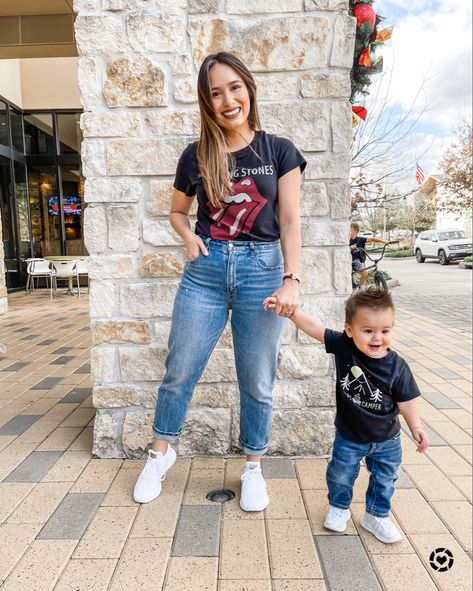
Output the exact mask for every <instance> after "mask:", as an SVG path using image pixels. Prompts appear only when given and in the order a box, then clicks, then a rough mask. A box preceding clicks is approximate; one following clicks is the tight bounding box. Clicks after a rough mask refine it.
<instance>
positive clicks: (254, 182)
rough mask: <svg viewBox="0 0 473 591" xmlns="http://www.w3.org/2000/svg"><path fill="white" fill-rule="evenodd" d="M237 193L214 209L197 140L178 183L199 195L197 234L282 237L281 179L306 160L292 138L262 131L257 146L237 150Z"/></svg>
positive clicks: (190, 147) (178, 186)
mask: <svg viewBox="0 0 473 591" xmlns="http://www.w3.org/2000/svg"><path fill="white" fill-rule="evenodd" d="M232 156H233V158H234V161H235V167H234V171H233V175H232V183H233V184H232V188H233V191H232V194H231V195H228V196H226V197H225V198H224V200H223V201H222V204H221V206H220V207H213V206H212V205H211V204H210V202H209V199H208V197H207V194H206V192H205V189H204V185H203V181H202V178H201V175H200V172H199V166H198V162H197V142H195V143H193V144H189V145H188V146H187V148H186V149H185V150H184V152H183V153H182V155H181V158H180V159H179V163H178V165H177V170H176V178H175V181H174V187H175V188H176V189H177V190H178V191H182V192H183V193H185V194H186V195H187V196H188V197H194V196H195V195H197V200H198V203H199V207H198V210H197V224H196V228H195V231H196V234H199V235H204V236H210V237H211V238H213V239H214V240H252V241H264V242H273V241H274V240H278V239H279V221H278V179H279V178H280V177H282V176H283V175H285V174H286V173H287V172H289V171H290V170H293V169H294V168H296V167H298V166H299V167H300V169H301V172H303V170H304V168H305V166H306V161H305V160H304V158H303V157H302V155H301V154H300V153H299V151H298V150H297V149H296V147H295V146H294V144H293V143H292V142H290V141H289V140H287V139H284V138H280V137H277V136H274V135H270V134H267V133H265V132H264V131H256V133H255V137H254V138H253V141H252V142H251V144H249V145H248V146H246V147H245V148H243V149H242V150H238V151H237V152H233V153H232Z"/></svg>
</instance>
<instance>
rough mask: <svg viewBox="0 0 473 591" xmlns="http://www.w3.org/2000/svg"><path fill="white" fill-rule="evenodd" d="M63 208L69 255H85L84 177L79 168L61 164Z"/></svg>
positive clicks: (67, 252)
mask: <svg viewBox="0 0 473 591" xmlns="http://www.w3.org/2000/svg"><path fill="white" fill-rule="evenodd" d="M61 180H62V208H63V211H64V229H65V237H66V254H67V255H75V254H77V255H85V254H87V251H86V250H85V246H84V205H85V204H84V179H83V177H82V175H81V173H80V171H79V170H77V169H75V168H70V167H66V166H61Z"/></svg>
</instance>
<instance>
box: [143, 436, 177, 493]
mask: <svg viewBox="0 0 473 591" xmlns="http://www.w3.org/2000/svg"><path fill="white" fill-rule="evenodd" d="M175 461H176V452H175V451H174V450H173V448H172V447H171V446H169V447H168V450H167V452H166V453H165V454H164V455H163V454H162V453H161V452H159V451H153V450H152V449H150V450H148V459H147V461H146V464H145V467H144V468H143V470H142V471H141V474H140V475H139V476H138V480H137V481H136V484H135V489H134V491H133V499H134V500H135V502H136V503H149V502H150V501H154V499H156V498H157V497H159V495H160V494H161V483H162V482H163V480H164V479H165V478H166V472H167V471H168V470H169V468H170V467H171V466H172V465H173V464H174V462H175Z"/></svg>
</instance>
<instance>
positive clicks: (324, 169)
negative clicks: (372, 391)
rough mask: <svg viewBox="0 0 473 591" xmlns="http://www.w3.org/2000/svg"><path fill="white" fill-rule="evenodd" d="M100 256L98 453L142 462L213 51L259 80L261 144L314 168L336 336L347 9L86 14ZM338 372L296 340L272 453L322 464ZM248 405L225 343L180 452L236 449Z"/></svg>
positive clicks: (283, 372) (148, 8)
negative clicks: (182, 205)
mask: <svg viewBox="0 0 473 591" xmlns="http://www.w3.org/2000/svg"><path fill="white" fill-rule="evenodd" d="M74 6H75V9H76V11H77V13H78V14H77V17H76V21H75V30H76V41H77V46H78V50H79V84H80V91H81V102H82V106H83V110H84V113H83V115H82V118H81V125H82V129H83V133H84V140H83V143H82V171H83V174H84V176H85V179H86V180H85V201H86V202H87V204H88V205H87V208H86V210H85V238H86V247H87V249H88V251H89V253H90V259H89V277H90V290H91V291H90V314H91V323H92V329H93V343H94V347H93V349H92V373H93V384H94V386H93V398H94V405H95V407H96V408H97V416H96V420H95V427H94V445H93V451H94V453H95V454H96V455H97V456H99V457H138V456H141V455H142V454H143V453H144V450H145V448H146V446H147V444H148V441H149V439H150V435H151V429H150V427H151V421H152V417H153V414H154V405H155V399H156V390H157V386H158V385H159V382H160V380H161V379H162V377H163V374H164V360H165V357H166V346H167V337H168V333H169V328H170V316H171V311H172V305H173V300H174V296H175V293H176V289H177V286H178V283H179V277H180V275H181V273H182V269H183V266H184V264H185V261H184V256H183V249H182V246H181V242H180V239H179V237H178V236H177V235H176V234H175V233H174V232H173V231H172V229H171V227H170V225H169V220H168V212H169V204H170V198H171V192H172V183H173V175H174V172H175V167H176V164H177V159H178V157H179V155H180V153H181V152H182V150H183V149H184V147H185V146H186V145H187V144H188V143H189V142H190V141H193V140H194V139H195V138H196V137H197V135H198V132H199V116H198V109H197V99H196V80H197V72H198V68H199V66H200V63H201V62H202V59H203V58H204V57H205V56H206V55H207V54H209V53H212V52H215V51H219V50H227V51H231V52H233V53H235V54H237V55H238V56H239V57H240V58H241V59H242V60H243V61H244V62H245V63H246V64H247V65H248V67H249V68H250V69H251V70H252V71H253V73H254V74H255V77H256V81H257V84H258V89H259V106H260V110H261V115H262V119H263V127H264V129H265V130H266V131H268V132H271V133H276V134H278V135H282V136H285V137H288V138H290V139H291V140H293V141H294V143H295V144H296V146H297V147H298V148H299V149H300V150H301V151H302V152H303V153H304V156H305V158H306V159H307V161H308V166H307V169H306V172H305V175H304V182H303V188H302V206H301V214H302V226H303V253H302V276H303V283H302V294H303V301H304V305H305V308H306V309H307V310H309V311H311V312H313V313H314V314H315V315H316V316H317V317H318V318H319V319H320V320H322V321H323V322H325V323H327V324H328V325H330V326H332V327H341V326H342V310H343V306H344V299H345V297H346V295H347V293H348V292H349V290H350V285H351V284H350V257H349V252H348V249H347V245H346V242H347V235H348V218H349V215H350V196H349V187H348V174H349V168H350V143H351V110H350V105H349V103H348V97H349V95H350V78H349V72H350V68H351V65H352V61H353V46H354V33H355V25H354V22H355V21H354V19H353V18H352V17H350V16H348V1H347V0H317V1H315V0H284V1H282V0H226V1H224V0H174V1H173V2H164V1H163V0H76V2H75V4H74ZM333 418H334V378H333V368H332V367H331V366H330V362H329V357H328V356H327V355H326V354H325V352H324V350H323V347H322V346H321V345H318V344H316V343H314V342H313V341H311V340H310V339H308V338H307V337H306V336H305V335H303V334H302V333H300V332H298V331H296V330H295V328H294V327H293V326H288V327H287V332H286V334H285V337H284V342H283V345H282V348H281V353H280V359H279V366H278V383H277V386H276V391H275V396H274V421H273V435H272V443H271V448H270V453H283V454H305V453H316V454H325V453H327V452H328V451H329V448H330V444H331V441H332V437H333ZM238 423H239V400H238V391H237V383H236V376H235V370H234V364H233V352H232V349H231V339H230V337H229V334H228V332H227V330H225V331H224V334H223V336H222V338H221V340H220V342H219V343H218V345H217V348H216V350H215V351H214V353H213V355H212V357H211V359H210V362H209V365H208V367H207V369H206V371H205V372H204V375H203V377H202V380H201V382H200V384H199V385H198V387H197V390H196V392H195V396H194V398H193V401H192V405H191V409H190V411H189V413H188V416H187V420H186V424H185V431H184V434H183V437H182V438H181V440H180V442H179V452H180V453H210V454H221V453H230V452H233V451H235V450H236V442H237V433H238Z"/></svg>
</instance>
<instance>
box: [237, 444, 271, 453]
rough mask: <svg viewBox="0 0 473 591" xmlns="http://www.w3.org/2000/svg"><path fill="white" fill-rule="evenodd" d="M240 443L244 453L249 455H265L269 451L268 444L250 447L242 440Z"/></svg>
mask: <svg viewBox="0 0 473 591" xmlns="http://www.w3.org/2000/svg"><path fill="white" fill-rule="evenodd" d="M238 445H239V446H240V448H241V450H242V451H243V453H245V454H246V455H247V456H264V454H265V453H266V452H267V451H268V446H266V447H263V448H262V449H255V448H252V447H248V446H247V445H245V444H244V443H243V442H242V441H239V442H238Z"/></svg>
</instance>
